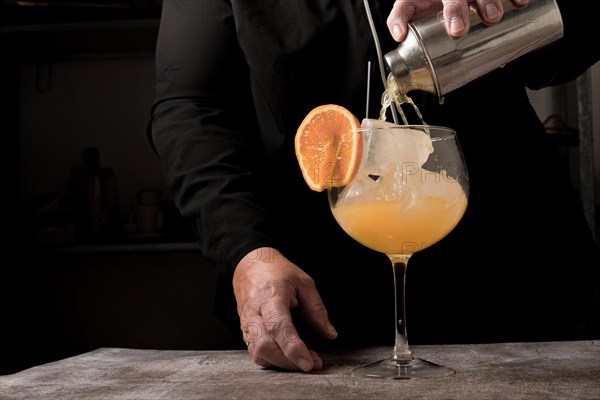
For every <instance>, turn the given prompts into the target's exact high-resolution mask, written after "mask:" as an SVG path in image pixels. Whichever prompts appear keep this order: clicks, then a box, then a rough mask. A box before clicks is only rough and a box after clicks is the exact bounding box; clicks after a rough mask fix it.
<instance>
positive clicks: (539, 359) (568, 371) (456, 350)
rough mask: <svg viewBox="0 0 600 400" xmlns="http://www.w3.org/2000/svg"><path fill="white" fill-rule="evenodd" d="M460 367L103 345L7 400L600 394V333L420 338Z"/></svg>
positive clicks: (343, 354) (27, 373) (0, 391)
mask: <svg viewBox="0 0 600 400" xmlns="http://www.w3.org/2000/svg"><path fill="white" fill-rule="evenodd" d="M412 350H413V354H414V355H415V356H418V357H422V358H426V359H429V360H430V361H434V362H437V363H440V364H444V365H447V366H450V367H452V368H453V369H455V370H456V374H454V375H453V376H449V377H445V378H436V379H426V380H382V379H372V378H358V377H356V376H354V375H352V369H353V368H354V367H356V366H358V365H362V364H366V363H369V362H371V361H375V360H377V359H380V358H384V357H387V356H389V355H390V353H391V348H384V347H375V348H368V349H360V350H352V351H339V352H330V353H322V356H323V358H324V360H325V366H324V368H323V369H322V370H321V371H318V372H314V373H308V374H306V373H299V372H283V371H277V370H268V369H263V368H260V367H258V366H256V365H255V364H253V363H252V361H251V360H250V357H249V356H248V354H247V353H246V352H245V351H165V350H161V351H158V350H133V349H119V348H101V349H98V350H95V351H92V352H89V353H85V354H82V355H79V356H76V357H71V358H68V359H64V360H61V361H57V362H53V363H49V364H45V365H40V366H37V367H33V368H30V369H27V370H24V371H20V372H18V373H16V374H13V375H4V376H1V377H0V398H1V399H2V400H12V399H27V400H34V399H44V400H55V399H56V400H59V399H60V400H69V399H78V400H82V399H84V400H96V399H98V400H99V399H102V400H111V399H140V400H141V399H143V400H150V399H170V400H171V399H172V400H188V399H279V400H285V399H344V400H345V399H377V400H380V399H476V400H483V399H510V400H519V399H544V400H547V399H577V400H585V399H590V400H592V399H593V400H598V399H600V341H578V342H544V343H502V344H480V345H444V346H413V349H412Z"/></svg>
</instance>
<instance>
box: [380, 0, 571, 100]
mask: <svg viewBox="0 0 600 400" xmlns="http://www.w3.org/2000/svg"><path fill="white" fill-rule="evenodd" d="M503 5H504V16H503V17H502V20H501V21H500V22H498V23H497V24H495V25H492V26H488V25H486V24H484V23H483V21H482V20H481V18H480V17H479V15H478V14H477V9H476V7H475V6H474V5H471V6H470V21H471V28H470V30H469V33H467V34H466V35H465V36H464V37H462V38H460V39H452V38H450V37H449V36H448V34H447V32H446V29H445V27H444V17H443V14H442V13H441V12H440V13H439V14H437V15H434V16H431V17H428V18H425V19H421V20H418V21H415V22H413V23H410V24H409V33H408V37H407V38H406V40H405V41H404V42H402V43H400V45H399V46H398V48H396V49H395V50H393V51H391V52H389V53H387V54H386V55H385V56H384V59H385V63H386V64H387V68H388V70H389V72H390V73H391V74H392V75H393V76H394V78H395V80H396V83H397V85H398V87H399V89H400V90H401V91H402V92H404V93H407V92H409V91H411V90H421V91H424V92H429V93H434V94H437V95H438V96H439V98H440V100H441V99H442V98H443V95H444V94H446V93H449V92H451V91H452V90H454V89H457V88H459V87H461V86H463V85H465V84H467V83H469V82H471V81H473V80H474V79H476V78H478V77H480V76H483V75H485V74H487V73H488V72H491V71H492V70H494V69H496V68H498V67H502V66H504V65H506V64H507V63H509V62H510V61H512V60H514V59H516V58H518V57H520V56H522V55H524V54H527V53H529V52H531V51H533V50H536V49H539V48H541V47H543V46H545V45H548V44H550V43H552V42H554V41H556V40H558V39H560V38H561V37H562V36H563V23H562V18H561V15H560V10H559V9H558V5H557V4H556V2H555V0H532V1H530V3H529V5H527V6H526V7H518V8H516V7H514V6H513V4H512V3H511V1H510V0H503Z"/></svg>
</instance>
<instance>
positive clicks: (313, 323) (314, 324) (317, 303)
mask: <svg viewBox="0 0 600 400" xmlns="http://www.w3.org/2000/svg"><path fill="white" fill-rule="evenodd" d="M298 299H299V301H300V308H301V310H302V316H303V317H304V319H305V321H306V322H307V323H308V324H309V326H310V327H311V328H312V329H313V330H314V331H315V332H317V333H318V334H319V335H321V336H322V337H324V338H325V339H335V338H336V337H337V335H338V334H337V331H336V330H335V328H334V327H333V325H332V324H331V322H330V321H329V316H328V314H327V309H326V308H325V304H323V300H321V296H320V295H319V293H318V292H317V288H316V287H315V285H314V283H312V284H309V285H306V286H305V287H303V288H302V289H301V290H299V291H298Z"/></svg>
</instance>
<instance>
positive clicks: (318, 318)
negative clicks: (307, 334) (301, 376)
mask: <svg viewBox="0 0 600 400" xmlns="http://www.w3.org/2000/svg"><path fill="white" fill-rule="evenodd" d="M233 291H234V294H235V298H236V301H237V310H238V314H239V316H240V327H241V329H242V332H243V336H244V341H245V342H246V344H247V345H248V352H249V353H250V355H251V356H252V360H253V361H254V362H255V363H256V364H258V365H260V366H263V367H279V368H283V369H286V370H291V371H297V370H301V371H304V372H309V371H311V370H313V369H315V370H318V369H321V367H322V366H323V360H322V359H321V358H320V357H319V356H318V354H317V353H316V352H314V351H312V350H309V349H308V347H307V346H306V344H305V343H304V342H303V341H302V339H301V338H300V337H299V335H298V332H297V331H296V328H295V327H294V325H293V322H292V316H291V314H290V310H291V309H294V308H298V307H299V309H300V311H301V314H302V316H303V317H304V319H305V320H306V321H307V323H308V324H309V326H310V327H311V328H312V329H314V330H315V331H316V332H317V333H318V334H320V335H321V336H323V337H324V338H326V339H335V338H336V337H337V332H336V331H335V328H334V327H333V326H332V325H331V323H330V322H329V318H328V317H327V310H326V309H325V305H324V304H323V301H322V300H321V297H320V296H319V293H318V292H317V289H316V287H315V284H314V281H313V279H312V278H311V277H310V276H309V275H307V274H306V273H305V272H304V271H302V270H301V269H300V268H299V267H298V266H296V265H295V264H293V263H292V262H291V261H289V260H288V259H287V258H285V257H284V256H283V255H282V254H281V253H280V252H278V251H277V250H275V249H273V248H267V247H263V248H259V249H256V250H254V251H252V252H250V253H248V255H246V257H244V259H243V260H242V261H240V263H239V264H238V265H237V267H236V269H235V272H234V274H233Z"/></svg>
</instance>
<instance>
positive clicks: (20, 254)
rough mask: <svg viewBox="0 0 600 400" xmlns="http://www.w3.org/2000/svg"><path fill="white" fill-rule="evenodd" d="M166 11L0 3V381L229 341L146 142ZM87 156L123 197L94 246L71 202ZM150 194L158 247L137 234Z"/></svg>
mask: <svg viewBox="0 0 600 400" xmlns="http://www.w3.org/2000/svg"><path fill="white" fill-rule="evenodd" d="M160 10H161V7H160V2H159V1H155V0H94V1H90V0H76V1H72V0H63V1H54V0H50V1H38V0H28V1H13V0H10V1H3V0H0V54H1V62H0V137H1V138H2V149H3V150H2V163H3V165H2V166H3V168H2V171H3V174H2V178H3V179H2V183H3V188H2V206H3V207H2V209H3V210H4V214H5V215H4V223H3V224H2V226H3V228H4V229H5V231H4V235H3V236H4V238H5V239H3V243H4V245H3V253H4V254H3V255H4V258H3V259H4V261H3V262H2V267H1V270H2V274H1V278H0V279H1V282H0V293H1V303H0V304H1V317H0V321H1V323H0V326H1V327H2V330H1V331H2V340H1V342H0V374H10V373H14V372H17V371H19V370H22V369H24V368H28V367H31V366H34V365H39V364H41V363H46V362H50V361H54V360H57V359H61V358H64V357H68V356H72V355H75V354H79V353H82V352H86V351H90V350H93V349H96V348H99V347H131V348H155V349H211V348H219V347H222V346H224V344H225V343H227V341H228V340H230V339H229V332H228V331H227V330H226V328H224V326H223V325H221V324H220V323H219V321H217V320H216V319H215V318H214V317H212V315H211V309H212V304H213V296H214V286H215V280H216V270H215V269H214V268H213V266H212V265H211V264H210V263H209V262H207V261H206V259H204V258H203V257H202V255H201V254H200V252H199V251H198V249H197V246H196V244H195V242H194V238H193V236H192V234H191V230H190V229H189V227H188V226H187V225H186V224H185V223H183V222H182V221H181V218H180V216H179V214H178V213H177V211H176V210H175V209H174V207H173V205H172V203H171V201H170V199H169V194H168V191H167V190H166V188H165V185H164V182H163V178H162V174H161V171H160V165H159V162H158V159H157V158H156V156H155V155H154V153H153V152H152V150H151V148H150V146H149V144H148V142H147V140H146V124H147V122H148V117H149V115H150V114H149V113H150V106H151V102H152V96H153V85H154V70H153V68H154V65H153V51H154V45H155V40H156V35H157V32H158V19H159V17H160ZM89 148H92V149H95V150H96V151H97V152H98V153H99V162H100V164H101V167H102V168H104V170H110V173H112V175H113V177H114V182H115V183H116V190H114V193H113V192H112V191H111V193H112V194H114V195H115V196H114V197H115V199H116V202H115V203H114V204H112V206H111V207H112V208H111V211H112V212H114V219H112V220H111V221H109V222H106V223H104V222H103V223H102V224H104V225H101V226H99V228H101V229H102V230H101V234H96V235H91V234H84V233H85V231H84V230H83V229H82V228H81V226H82V221H81V215H79V214H77V212H76V210H77V198H76V196H74V194H73V190H72V189H73V176H74V175H77V174H78V173H80V172H81V171H82V168H83V167H84V159H83V153H84V149H89ZM111 179H112V178H111ZM148 189H155V190H158V191H159V192H160V193H161V194H162V198H161V201H160V207H161V208H162V210H163V214H164V217H165V223H164V225H163V226H162V228H161V229H160V232H158V233H157V234H156V235H155V237H154V236H151V237H146V236H144V235H138V234H136V231H135V227H133V228H132V226H131V223H132V222H135V221H132V215H134V211H135V210H134V209H135V207H136V199H137V197H136V196H137V193H138V192H140V191H143V190H148ZM132 229H133V230H132ZM88 233H89V232H88Z"/></svg>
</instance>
